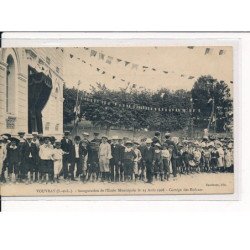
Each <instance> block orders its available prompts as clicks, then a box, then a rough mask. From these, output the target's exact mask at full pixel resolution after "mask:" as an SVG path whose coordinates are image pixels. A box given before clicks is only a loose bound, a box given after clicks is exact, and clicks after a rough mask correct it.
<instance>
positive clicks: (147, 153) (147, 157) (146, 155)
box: [141, 146, 155, 162]
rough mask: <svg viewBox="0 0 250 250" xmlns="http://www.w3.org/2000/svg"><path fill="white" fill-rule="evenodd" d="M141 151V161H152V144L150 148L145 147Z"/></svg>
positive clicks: (153, 151) (153, 154)
mask: <svg viewBox="0 0 250 250" xmlns="http://www.w3.org/2000/svg"><path fill="white" fill-rule="evenodd" d="M141 153H142V159H143V161H145V162H153V161H154V160H155V150H154V148H153V147H152V146H151V147H150V148H147V147H145V148H144V149H143V150H142V152H141Z"/></svg>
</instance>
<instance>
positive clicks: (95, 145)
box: [87, 139, 101, 164]
mask: <svg viewBox="0 0 250 250" xmlns="http://www.w3.org/2000/svg"><path fill="white" fill-rule="evenodd" d="M100 142H101V141H100V140H95V139H93V140H92V141H91V142H90V144H89V145H88V146H87V150H88V163H89V164H92V163H94V162H95V163H97V162H99V156H98V153H99V147H100Z"/></svg>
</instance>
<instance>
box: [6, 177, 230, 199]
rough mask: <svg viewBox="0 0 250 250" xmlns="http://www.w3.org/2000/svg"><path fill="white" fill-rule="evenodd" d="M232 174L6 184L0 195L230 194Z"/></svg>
mask: <svg viewBox="0 0 250 250" xmlns="http://www.w3.org/2000/svg"><path fill="white" fill-rule="evenodd" d="M232 193H234V174H232V173H217V174H216V173H196V174H191V175H181V176H177V177H176V178H173V177H172V176H171V178H170V180H169V181H160V180H157V181H154V182H153V183H152V184H148V183H145V182H143V181H137V182H135V181H132V182H119V183H108V182H100V181H98V182H86V183H82V182H80V181H76V182H66V181H64V180H60V183H53V184H51V183H48V184H46V183H43V184H39V183H32V184H25V183H16V184H13V183H5V184H3V185H1V195H2V196H55V195H57V196H92V195H98V196H99V195H102V196H103V195H108V196H110V195H152V194H157V195H164V194H171V195H173V194H187V195H190V194H232Z"/></svg>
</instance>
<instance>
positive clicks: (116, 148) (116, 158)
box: [111, 144, 124, 164]
mask: <svg viewBox="0 0 250 250" xmlns="http://www.w3.org/2000/svg"><path fill="white" fill-rule="evenodd" d="M111 155H112V157H113V158H112V159H111V161H112V162H114V163H116V164H117V163H118V162H122V160H123V155H124V146H122V145H119V144H117V145H114V144H112V145H111Z"/></svg>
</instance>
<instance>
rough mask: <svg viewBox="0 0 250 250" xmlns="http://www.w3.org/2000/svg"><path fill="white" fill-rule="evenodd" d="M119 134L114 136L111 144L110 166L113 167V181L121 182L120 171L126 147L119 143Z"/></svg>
mask: <svg viewBox="0 0 250 250" xmlns="http://www.w3.org/2000/svg"><path fill="white" fill-rule="evenodd" d="M118 139H119V138H118V136H113V138H112V144H111V155H112V158H111V159H110V167H111V181H112V182H114V181H116V182H119V181H120V178H119V177H120V173H121V165H122V160H123V154H124V147H123V146H121V145H119V144H118Z"/></svg>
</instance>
